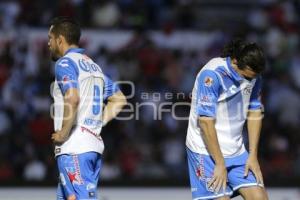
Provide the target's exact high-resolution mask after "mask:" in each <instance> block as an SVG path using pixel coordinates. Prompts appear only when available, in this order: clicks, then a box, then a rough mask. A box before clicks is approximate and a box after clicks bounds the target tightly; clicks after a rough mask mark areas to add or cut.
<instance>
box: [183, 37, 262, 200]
mask: <svg viewBox="0 0 300 200" xmlns="http://www.w3.org/2000/svg"><path fill="white" fill-rule="evenodd" d="M264 68H265V58H264V54H263V51H262V49H261V48H260V47H259V46H258V45H257V44H255V43H245V42H243V41H241V40H235V41H233V42H231V43H229V44H228V45H226V46H225V47H224V50H223V55H222V56H221V57H218V58H213V59H212V60H210V61H209V62H208V63H207V64H206V65H205V66H204V67H203V68H202V69H201V71H200V72H199V73H198V75H197V78H196V81H195V85H194V88H193V93H192V105H191V112H190V117H189V126H188V131H187V138H186V145H187V158H188V167H189V175H190V184H191V191H192V197H193V200H200V199H218V200H228V199H230V197H232V196H233V195H236V194H241V195H242V197H243V198H244V199H246V200H267V199H268V197H267V193H266V191H265V189H264V184H263V177H262V173H261V170H260V166H259V163H258V159H257V152H258V142H259V136H260V130H261V124H262V104H261V102H260V92H261V77H260V74H261V72H262V71H264ZM246 120H247V129H248V138H249V153H248V152H247V150H246V148H245V145H244V141H243V136H242V132H243V127H244V124H245V121H246Z"/></svg>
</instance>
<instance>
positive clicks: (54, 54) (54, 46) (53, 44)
mask: <svg viewBox="0 0 300 200" xmlns="http://www.w3.org/2000/svg"><path fill="white" fill-rule="evenodd" d="M51 30H52V26H51V27H50V30H49V33H48V39H49V41H48V47H49V50H50V56H51V59H52V60H53V61H57V60H58V59H59V58H60V53H59V47H58V41H57V39H58V38H56V37H55V35H54V34H53V33H52V31H51Z"/></svg>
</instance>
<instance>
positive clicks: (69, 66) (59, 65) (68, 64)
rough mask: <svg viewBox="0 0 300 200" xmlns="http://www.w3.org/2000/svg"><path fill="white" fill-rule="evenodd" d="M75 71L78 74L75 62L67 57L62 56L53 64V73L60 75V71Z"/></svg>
mask: <svg viewBox="0 0 300 200" xmlns="http://www.w3.org/2000/svg"><path fill="white" fill-rule="evenodd" d="M70 70H71V71H76V72H77V73H78V68H77V64H76V62H75V61H74V60H73V59H72V58H70V57H69V56H67V55H66V56H63V57H61V58H60V59H59V60H57V61H56V63H55V73H60V72H62V71H70Z"/></svg>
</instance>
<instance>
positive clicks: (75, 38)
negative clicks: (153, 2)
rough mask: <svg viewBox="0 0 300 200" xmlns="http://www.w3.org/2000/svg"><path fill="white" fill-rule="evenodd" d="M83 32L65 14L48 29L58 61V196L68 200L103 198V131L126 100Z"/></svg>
mask: <svg viewBox="0 0 300 200" xmlns="http://www.w3.org/2000/svg"><path fill="white" fill-rule="evenodd" d="M80 35H81V30H80V27H79V25H78V24H77V23H76V22H75V21H73V20H72V19H70V18H64V17H59V18H55V19H54V20H53V21H52V23H51V27H50V29H49V33H48V37H49V42H48V45H49V49H50V52H51V58H52V60H53V61H56V63H55V83H54V88H53V96H54V129H55V131H56V132H55V133H53V134H52V140H53V142H54V144H55V156H56V160H57V165H58V171H59V176H60V182H59V184H58V190H57V199H65V200H75V199H76V200H79V199H97V192H96V191H97V184H98V179H99V173H100V167H101V162H102V160H101V154H102V152H103V150H104V144H103V141H102V139H101V136H100V132H101V129H102V127H103V126H104V125H105V124H107V123H108V122H109V121H110V120H111V119H113V118H114V117H115V116H116V115H117V114H118V113H119V112H120V111H121V109H122V107H123V106H124V105H125V104H126V98H125V96H124V95H123V93H122V92H121V91H120V89H119V88H118V87H117V85H116V84H114V83H113V82H112V81H111V80H110V79H109V78H108V77H107V76H105V75H104V74H103V72H102V70H101V68H100V67H99V66H98V65H97V64H96V63H95V62H94V61H93V60H92V59H91V58H89V57H88V56H87V55H85V54H84V49H80V48H78V43H79V39H80ZM104 101H107V104H106V106H104Z"/></svg>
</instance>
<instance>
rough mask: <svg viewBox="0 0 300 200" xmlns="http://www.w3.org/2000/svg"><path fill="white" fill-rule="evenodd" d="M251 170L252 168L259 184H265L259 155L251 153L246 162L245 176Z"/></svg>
mask: <svg viewBox="0 0 300 200" xmlns="http://www.w3.org/2000/svg"><path fill="white" fill-rule="evenodd" d="M249 170H251V171H252V172H253V174H254V176H255V178H256V180H257V182H258V183H259V184H262V185H263V184H264V182H263V176H262V173H261V170H260V166H259V163H258V160H257V156H252V155H249V158H248V160H247V163H246V167H245V173H244V176H245V177H246V176H248V173H249Z"/></svg>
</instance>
